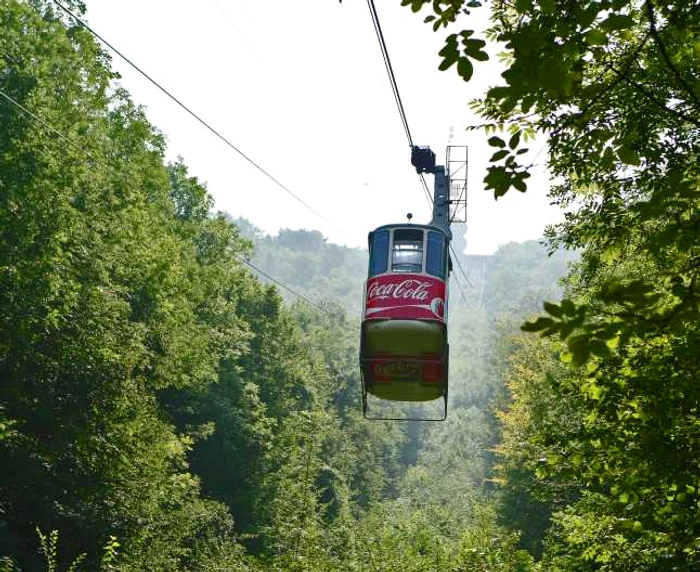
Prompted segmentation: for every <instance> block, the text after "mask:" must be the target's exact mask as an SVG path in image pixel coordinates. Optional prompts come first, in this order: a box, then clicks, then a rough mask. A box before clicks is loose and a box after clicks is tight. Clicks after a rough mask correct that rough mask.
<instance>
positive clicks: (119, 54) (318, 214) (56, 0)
mask: <svg viewBox="0 0 700 572" xmlns="http://www.w3.org/2000/svg"><path fill="white" fill-rule="evenodd" d="M53 1H54V2H55V4H56V5H57V6H58V7H59V8H60V9H61V10H63V11H64V12H65V13H66V14H68V15H70V17H71V18H73V19H74V20H75V21H76V22H77V23H78V24H79V25H80V26H81V27H83V28H85V29H86V30H87V31H88V32H90V33H91V34H92V35H93V36H95V37H96V38H97V39H98V40H100V42H102V43H103V44H104V45H106V46H107V47H108V48H109V49H110V50H112V51H113V52H114V53H115V54H117V55H118V56H119V57H120V58H121V59H122V60H124V61H125V62H126V63H127V64H129V65H130V66H131V67H132V68H134V69H135V70H136V71H137V72H139V73H140V74H141V75H142V76H143V77H144V78H146V79H147V80H148V81H149V82H151V83H152V84H153V85H154V86H155V87H157V88H158V89H159V90H160V91H161V92H162V93H164V94H165V95H166V96H167V97H169V98H170V99H171V100H172V101H174V102H175V103H176V104H177V105H179V106H180V107H181V108H182V109H184V110H185V111H186V112H187V113H188V114H189V115H191V116H192V117H193V118H194V119H195V120H197V121H198V122H199V123H201V124H202V125H203V126H204V127H206V129H208V130H209V131H210V132H211V133H213V134H214V135H215V136H216V137H218V138H219V139H220V140H221V141H223V142H224V143H225V144H226V145H228V146H229V147H230V148H231V149H233V150H234V151H235V152H236V153H238V154H239V155H240V156H241V157H243V159H245V160H246V161H247V162H248V163H250V164H251V165H252V166H253V167H255V168H256V169H257V170H258V171H260V172H261V173H262V174H263V175H265V176H266V177H267V178H268V179H270V180H271V181H272V182H274V183H275V184H276V185H277V186H278V187H280V188H281V189H282V190H283V191H285V192H287V193H288V194H289V195H290V196H292V197H293V198H294V199H295V200H297V201H298V202H299V203H300V204H302V205H303V206H304V207H306V208H307V209H308V210H309V211H311V212H312V213H314V214H315V215H316V216H317V217H318V218H320V219H321V220H322V221H324V222H325V223H326V224H328V225H329V226H330V227H332V228H334V229H335V230H337V231H338V232H339V233H341V234H342V235H343V236H345V237H347V235H346V234H345V233H344V232H343V231H342V230H341V229H339V228H338V227H337V226H335V225H334V224H333V223H332V222H330V221H329V220H328V219H327V218H325V217H324V216H323V215H322V214H321V213H319V212H318V211H317V210H316V209H314V208H313V207H312V206H310V205H309V204H308V203H306V202H305V201H304V200H303V199H301V198H300V197H298V196H297V195H295V194H294V193H293V192H292V191H291V190H290V189H289V188H288V187H287V186H286V185H284V184H282V183H281V182H280V181H279V180H277V179H276V178H275V177H273V176H272V175H271V174H270V173H269V172H268V171H267V170H265V169H264V168H263V167H262V166H261V165H260V164H258V163H256V162H255V161H254V160H253V159H251V158H250V157H249V156H248V155H246V154H245V153H244V152H243V151H241V150H240V149H239V148H238V147H236V146H235V145H234V144H233V143H232V142H231V141H230V140H229V139H227V138H226V137H224V136H223V135H222V134H221V133H220V132H219V131H217V130H216V129H214V127H212V126H211V125H210V124H209V123H207V122H206V121H204V119H202V118H201V117H200V116H199V115H197V114H196V113H195V112H194V111H192V110H191V109H190V108H189V107H187V106H186V105H185V104H184V103H182V102H181V101H180V100H179V99H178V98H177V97H175V96H174V95H173V94H172V93H170V92H169V91H168V90H167V89H165V88H164V87H163V86H162V85H160V84H159V83H158V82H157V81H156V80H154V79H153V78H152V77H151V76H150V75H148V74H147V73H146V72H145V71H143V70H142V69H141V68H140V67H138V66H137V65H136V64H135V63H134V62H133V61H131V60H130V59H129V58H128V57H126V56H125V55H124V54H123V53H122V52H121V51H119V50H118V49H117V48H116V47H114V46H113V45H112V44H111V43H110V42H108V41H107V40H105V39H104V38H103V37H102V36H100V35H99V34H98V33H97V32H96V31H95V30H93V29H92V28H91V27H90V26H88V25H87V24H86V23H85V22H84V21H83V20H81V19H80V18H79V17H78V16H76V15H75V14H74V13H73V12H71V10H70V9H68V8H67V7H65V6H64V5H63V4H62V3H61V2H60V0H53Z"/></svg>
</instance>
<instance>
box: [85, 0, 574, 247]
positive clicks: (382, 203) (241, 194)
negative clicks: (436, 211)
mask: <svg viewBox="0 0 700 572" xmlns="http://www.w3.org/2000/svg"><path fill="white" fill-rule="evenodd" d="M375 3H376V6H377V11H378V13H379V18H380V23H381V26H382V29H383V32H384V36H385V40H386V43H387V47H388V50H389V55H390V57H391V62H392V65H393V68H394V72H395V74H396V79H397V83H398V86H399V91H400V94H401V98H402V100H403V104H404V108H405V111H406V116H407V119H408V123H409V127H410V130H411V134H412V137H413V141H414V143H415V144H418V145H429V146H431V147H432V149H433V150H434V151H435V152H436V154H437V157H438V161H439V162H444V153H445V147H446V145H447V144H448V137H449V134H450V131H451V130H452V132H453V139H452V143H453V144H456V145H457V144H467V145H468V146H469V172H468V201H469V203H468V215H467V217H468V221H467V226H466V228H465V227H464V226H463V225H459V226H456V227H453V232H454V233H463V232H464V231H465V230H466V232H467V234H466V239H467V253H470V254H489V253H492V252H493V251H494V250H495V249H497V248H498V246H499V244H503V243H507V242H511V241H523V240H528V239H534V238H538V237H540V236H541V235H542V232H543V229H544V227H545V225H546V224H548V223H551V222H554V221H557V220H560V218H561V214H560V213H559V211H557V210H555V209H554V208H553V207H551V206H549V201H548V199H547V198H546V189H547V186H548V180H547V177H546V176H545V175H544V174H542V173H540V174H537V175H535V176H534V177H533V178H532V179H530V181H531V183H530V185H529V186H530V189H529V190H528V192H527V193H526V194H524V195H523V194H520V193H517V192H514V191H513V192H510V193H508V195H507V196H506V197H504V198H502V199H499V200H498V201H495V200H494V199H493V195H492V193H490V192H487V191H485V190H484V188H483V183H482V180H483V178H484V175H485V173H486V167H487V164H488V158H489V156H490V154H491V152H492V151H493V150H492V149H490V148H488V146H487V145H486V137H485V136H484V134H483V133H481V132H467V131H466V130H465V127H466V126H467V125H469V124H474V123H477V122H478V119H477V118H475V117H474V116H473V115H472V114H471V112H470V110H469V108H468V105H467V103H468V101H469V100H470V99H471V98H474V97H479V96H480V95H481V94H482V93H483V91H484V89H485V88H486V87H488V86H490V85H495V84H496V83H498V80H499V76H498V73H499V72H498V69H497V66H496V64H492V63H490V62H489V63H486V64H477V67H476V72H475V76H474V79H473V80H472V81H471V82H469V83H465V82H464V81H462V80H461V79H460V78H459V77H458V76H457V74H456V72H455V71H454V70H450V71H447V72H440V71H438V69H437V66H438V64H439V61H440V59H439V57H438V55H437V52H438V51H439V50H440V48H441V47H442V45H443V42H444V39H445V37H446V36H447V34H448V33H449V31H445V30H441V31H439V32H437V33H434V32H433V31H432V28H431V27H430V26H429V25H426V24H423V23H422V20H423V16H424V15H415V14H413V13H412V12H411V11H410V9H409V8H406V7H402V6H400V0H376V2H375ZM86 4H87V8H88V12H87V16H86V19H87V22H88V23H89V25H90V26H91V27H92V28H93V29H94V30H95V31H96V32H97V33H98V34H100V35H101V36H103V37H104V38H105V39H106V40H108V41H109V42H110V43H112V44H113V45H114V46H115V47H117V48H118V49H119V50H120V51H121V52H122V53H123V54H124V55H126V56H127V57H129V58H130V59H131V60H132V61H133V62H134V63H135V64H136V65H138V66H139V67H140V68H141V69H142V70H144V71H145V72H146V73H148V74H149V75H150V76H151V77H152V78H153V79H154V80H156V81H157V82H158V83H160V84H161V85H162V86H163V87H165V88H166V89H167V90H168V91H170V92H171V93H172V94H173V95H174V96H175V97H177V98H178V99H179V100H180V101H181V102H182V103H184V104H185V105H186V106H187V107H189V108H190V109H191V110H192V111H194V112H195V113H196V114H198V115H199V116H200V117H201V118H203V119H204V120H205V121H206V122H207V123H209V124H210V125H211V126H212V127H214V128H215V129H216V130H217V131H219V132H220V133H221V134H222V135H224V136H225V137H226V138H227V139H228V140H229V141H230V142H231V143H233V144H234V145H235V146H236V147H237V148H238V149H240V150H241V151H242V152H243V153H245V154H246V155H247V156H248V157H250V158H251V159H253V160H254V161H255V162H256V163H258V164H259V165H260V166H261V167H263V168H264V169H265V170H266V171H268V172H269V173H270V174H271V175H273V176H274V177H275V178H276V179H277V180H279V181H280V182H281V183H283V184H284V185H285V186H286V187H287V188H289V189H290V190H291V191H292V192H293V193H294V194H295V195H296V196H297V197H299V198H300V199H301V200H303V201H304V202H305V203H307V204H308V205H310V206H311V207H312V208H313V209H314V210H315V211H317V212H318V213H320V214H321V215H322V217H323V218H319V216H317V215H316V214H314V213H313V212H312V211H311V210H309V209H307V208H306V207H304V205H302V204H301V203H300V202H298V201H297V200H295V199H294V198H293V197H292V196H291V195H290V194H288V193H287V192H285V191H284V190H283V189H281V188H280V187H279V186H277V185H276V184H275V183H273V182H272V181H271V180H270V179H268V178H267V177H265V176H264V175H263V174H262V173H261V172H260V171H258V170H257V169H256V168H255V167H254V166H252V165H251V164H250V163H248V162H247V161H246V160H245V159H243V158H242V157H241V156H240V155H238V154H237V153H236V152H235V151H233V150H232V149H231V148H229V147H228V146H226V145H225V144H224V143H223V142H221V141H220V140H219V139H217V138H216V137H215V136H214V135H213V134H212V133H210V132H209V131H207V130H206V128H205V127H203V126H202V125H201V124H199V123H198V122H197V121H196V120H194V119H193V118H192V117H191V116H189V115H188V114H187V113H186V112H185V111H184V110H182V109H181V108H180V107H178V106H177V105H176V104H175V103H174V102H172V101H171V100H170V99H169V98H168V97H167V96H165V95H164V94H163V93H162V92H160V91H159V90H158V89H157V88H156V87H154V86H153V85H152V84H151V83H149V82H148V81H147V80H145V79H144V78H143V77H142V76H141V75H139V74H138V73H137V72H136V71H134V70H133V69H132V68H131V67H129V66H128V65H127V64H126V63H125V62H123V61H122V60H121V59H120V58H119V57H118V56H116V55H114V56H113V65H114V68H115V69H117V70H118V71H119V72H120V73H121V75H122V79H121V84H122V85H123V86H124V87H126V88H127V89H128V90H129V91H130V92H131V94H132V96H133V98H134V100H135V101H136V102H137V103H140V104H143V105H144V106H145V107H146V108H147V115H148V117H149V119H150V121H151V122H152V123H153V124H154V125H155V126H156V127H158V128H159V129H160V130H161V131H163V132H164V133H165V135H166V137H167V141H168V157H169V158H170V159H174V158H176V157H178V156H182V157H183V159H184V161H185V163H186V164H187V165H188V167H189V169H190V174H192V175H196V176H197V177H198V178H199V179H200V180H201V181H203V182H205V183H206V185H207V188H208V190H209V191H210V193H211V194H212V195H213V197H214V199H215V201H216V209H217V210H225V211H227V212H229V213H231V214H232V215H233V216H234V217H238V216H242V217H246V218H248V219H250V220H251V221H252V223H253V224H255V225H256V226H258V227H259V228H261V229H262V230H263V231H265V232H267V233H271V234H275V233H276V232H277V230H278V229H280V228H292V229H296V228H307V229H318V230H320V231H321V232H322V233H323V234H324V235H325V236H327V237H328V239H329V241H331V242H336V243H340V244H347V245H348V246H355V247H356V246H360V247H364V246H366V240H367V233H368V232H369V231H370V230H371V229H373V228H375V227H377V226H379V225H382V224H388V223H393V222H402V221H404V220H406V219H405V215H406V213H408V212H412V213H413V215H414V218H413V222H419V223H423V222H428V221H429V220H430V218H431V212H430V211H431V209H430V207H429V204H428V201H427V199H426V197H425V194H424V192H423V190H422V186H421V184H420V179H419V178H418V175H417V174H416V173H415V170H414V169H413V167H412V166H411V164H410V149H409V146H408V140H407V138H406V135H405V133H404V130H403V127H402V124H401V121H400V117H399V113H398V110H397V106H396V104H395V102H394V98H393V95H392V92H391V87H390V83H389V79H388V76H387V73H386V70H385V68H384V64H383V61H382V57H381V52H380V48H379V44H378V41H377V39H376V36H375V32H374V28H373V26H372V20H371V17H370V13H369V9H368V6H367V2H366V1H365V0H344V1H343V3H342V4H341V3H340V2H338V0H305V1H295V2H292V1H291V0H265V1H262V0H198V1H197V2H194V1H192V0H147V1H145V0H87V1H86ZM483 12H484V9H480V10H477V11H476V13H477V14H478V13H483ZM425 14H427V12H426V13H425ZM484 15H485V14H484ZM461 24H462V26H466V25H467V24H466V22H465V21H462V22H461ZM488 51H489V53H490V54H491V56H492V60H494V61H495V57H494V56H495V50H494V49H493V48H490V49H489V50H488ZM541 147H542V143H538V144H537V145H534V146H533V150H534V151H538V150H539V149H540V148H541ZM544 156H545V153H544V152H542V153H541V154H540V156H539V159H540V161H542V160H543V159H544ZM427 181H428V184H429V187H430V189H431V192H432V176H427ZM323 219H326V220H327V221H329V222H330V223H331V225H329V224H328V223H327V222H325V221H324V220H323Z"/></svg>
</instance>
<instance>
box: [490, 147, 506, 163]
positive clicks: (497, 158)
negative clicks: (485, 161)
mask: <svg viewBox="0 0 700 572" xmlns="http://www.w3.org/2000/svg"><path fill="white" fill-rule="evenodd" d="M506 155H508V151H507V150H506V149H501V150H500V151H496V152H495V153H494V154H493V155H491V158H490V159H489V162H490V163H495V162H496V161H500V160H501V159H503V157H505V156H506Z"/></svg>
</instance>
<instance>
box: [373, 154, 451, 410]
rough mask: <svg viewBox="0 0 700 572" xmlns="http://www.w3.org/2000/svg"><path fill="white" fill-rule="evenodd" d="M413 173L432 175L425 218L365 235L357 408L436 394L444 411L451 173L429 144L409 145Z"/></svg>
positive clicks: (425, 398)
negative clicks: (365, 271) (371, 399)
mask: <svg viewBox="0 0 700 572" xmlns="http://www.w3.org/2000/svg"><path fill="white" fill-rule="evenodd" d="M411 160H412V163H413V165H414V166H415V167H416V170H418V172H419V173H420V172H431V173H433V174H434V175H435V192H434V200H433V219H432V220H431V221H430V223H429V224H411V222H410V215H409V222H408V223H404V224H387V225H383V226H380V227H378V228H376V229H374V230H373V231H371V232H370V233H369V237H368V242H369V271H368V277H367V281H366V283H365V295H364V313H363V319H362V325H361V333H360V366H361V372H362V406H363V413H364V415H365V417H367V418H369V419H392V420H398V419H407V420H408V419H411V418H410V417H388V418H387V417H374V416H372V415H371V414H370V413H369V411H368V398H369V396H374V397H376V398H379V399H381V400H389V401H403V402H413V403H415V402H427V401H434V400H437V399H440V398H442V399H443V401H444V408H443V411H442V417H441V418H439V419H437V418H430V419H419V420H435V421H438V420H443V419H445V418H446V416H447V393H448V362H449V344H448V336H447V307H448V304H447V301H448V280H449V273H450V270H451V266H452V264H451V260H450V254H449V252H450V249H449V246H450V240H451V238H452V233H451V231H450V228H449V225H450V217H449V203H450V201H449V197H448V191H447V189H449V177H448V176H447V175H446V174H445V168H444V167H443V166H436V165H435V154H434V153H433V152H432V151H430V149H428V148H420V147H414V148H413V153H412V158H411Z"/></svg>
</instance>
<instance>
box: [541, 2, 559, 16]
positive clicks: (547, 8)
mask: <svg viewBox="0 0 700 572" xmlns="http://www.w3.org/2000/svg"><path fill="white" fill-rule="evenodd" d="M538 4H539V5H540V10H542V12H544V13H545V14H551V13H552V12H554V8H555V6H556V5H555V2H554V0H539V2H538Z"/></svg>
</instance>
